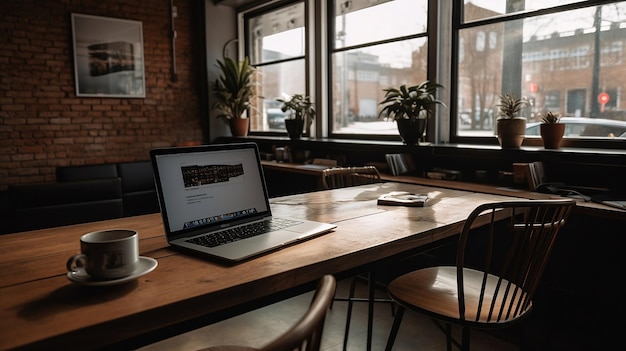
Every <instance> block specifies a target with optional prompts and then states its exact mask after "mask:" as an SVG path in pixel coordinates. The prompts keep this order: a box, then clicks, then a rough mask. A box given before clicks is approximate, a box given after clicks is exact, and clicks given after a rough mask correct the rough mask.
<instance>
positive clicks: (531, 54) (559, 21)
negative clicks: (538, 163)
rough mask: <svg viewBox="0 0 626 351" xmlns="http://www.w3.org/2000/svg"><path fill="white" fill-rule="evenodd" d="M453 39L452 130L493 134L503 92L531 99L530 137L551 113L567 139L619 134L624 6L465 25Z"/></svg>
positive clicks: (624, 95) (625, 94)
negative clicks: (455, 85)
mask: <svg viewBox="0 0 626 351" xmlns="http://www.w3.org/2000/svg"><path fill="white" fill-rule="evenodd" d="M596 16H598V17H599V18H601V21H599V22H597V24H598V26H596V22H595V21H594V17H596ZM459 38H460V42H461V43H462V45H460V47H459V49H460V51H459V75H458V97H457V104H458V105H457V107H458V109H457V110H458V116H457V118H458V119H457V133H458V135H460V136H489V135H493V134H494V122H495V118H496V117H497V116H496V115H495V111H496V107H495V105H496V104H497V103H498V96H499V95H500V94H501V93H507V92H508V93H514V94H516V95H517V96H524V97H526V98H527V99H528V100H529V101H530V103H531V104H530V106H529V107H528V108H526V109H525V110H524V116H525V117H527V118H528V128H529V135H537V134H536V133H535V129H534V128H535V127H534V123H538V122H539V121H540V117H539V115H540V114H541V113H545V112H546V111H552V112H559V113H561V114H562V115H563V116H564V117H565V118H564V119H563V120H562V121H563V122H566V123H567V124H568V125H569V124H572V126H571V127H569V126H568V127H567V130H570V131H571V132H570V133H569V134H567V135H566V137H577V138H578V137H585V138H589V137H592V138H594V137H597V138H612V137H620V135H621V134H620V133H621V131H622V130H624V126H626V122H625V121H626V106H624V101H626V100H625V99H626V91H624V89H623V87H622V85H623V76H624V73H623V72H624V64H625V62H624V61H625V60H624V51H623V50H624V48H623V47H624V38H626V3H624V2H621V3H618V4H611V5H605V6H598V7H590V8H585V9H579V10H573V11H566V12H562V13H557V14H551V15H545V16H538V17H532V18H527V19H525V20H517V21H510V22H503V23H499V24H495V25H488V26H478V27H473V28H467V29H463V30H461V31H460V33H459ZM492 42H493V43H492ZM474 43H475V44H474ZM596 52H597V53H598V55H597V60H596V55H595V53H596ZM601 97H602V99H605V100H603V101H604V103H603V104H601V103H600V102H599V99H600V98H601ZM570 117H576V118H582V119H570ZM603 120H606V121H603ZM574 124H576V126H573V125H574ZM625 137H626V136H625Z"/></svg>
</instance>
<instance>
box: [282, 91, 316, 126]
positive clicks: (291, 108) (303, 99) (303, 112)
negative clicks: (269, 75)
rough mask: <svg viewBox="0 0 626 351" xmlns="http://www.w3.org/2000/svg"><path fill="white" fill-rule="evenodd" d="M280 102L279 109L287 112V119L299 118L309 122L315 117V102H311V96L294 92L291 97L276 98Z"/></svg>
mask: <svg viewBox="0 0 626 351" xmlns="http://www.w3.org/2000/svg"><path fill="white" fill-rule="evenodd" d="M276 101H278V102H281V103H282V104H283V105H282V106H281V108H280V109H281V111H283V112H289V116H288V117H287V118H288V119H301V120H304V121H305V122H307V123H311V122H312V121H313V119H315V104H314V103H313V102H311V97H309V96H304V95H303V94H294V95H293V96H291V97H286V98H284V99H283V98H278V99H276Z"/></svg>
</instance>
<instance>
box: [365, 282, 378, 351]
mask: <svg viewBox="0 0 626 351" xmlns="http://www.w3.org/2000/svg"><path fill="white" fill-rule="evenodd" d="M375 278H376V276H375V274H374V270H370V271H369V273H368V288H369V295H368V296H369V301H368V303H367V351H371V350H372V330H373V327H374V299H375V296H374V295H375V293H376V280H375Z"/></svg>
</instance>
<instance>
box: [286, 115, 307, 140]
mask: <svg viewBox="0 0 626 351" xmlns="http://www.w3.org/2000/svg"><path fill="white" fill-rule="evenodd" d="M303 127H304V120H303V119H286V120H285V128H287V134H288V135H289V138H291V139H300V137H301V136H302V128H303Z"/></svg>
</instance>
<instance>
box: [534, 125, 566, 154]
mask: <svg viewBox="0 0 626 351" xmlns="http://www.w3.org/2000/svg"><path fill="white" fill-rule="evenodd" d="M539 128H540V133H541V138H542V139H543V147H544V148H546V149H558V148H559V147H561V140H563V134H564V133H565V123H542V124H540V125H539Z"/></svg>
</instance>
